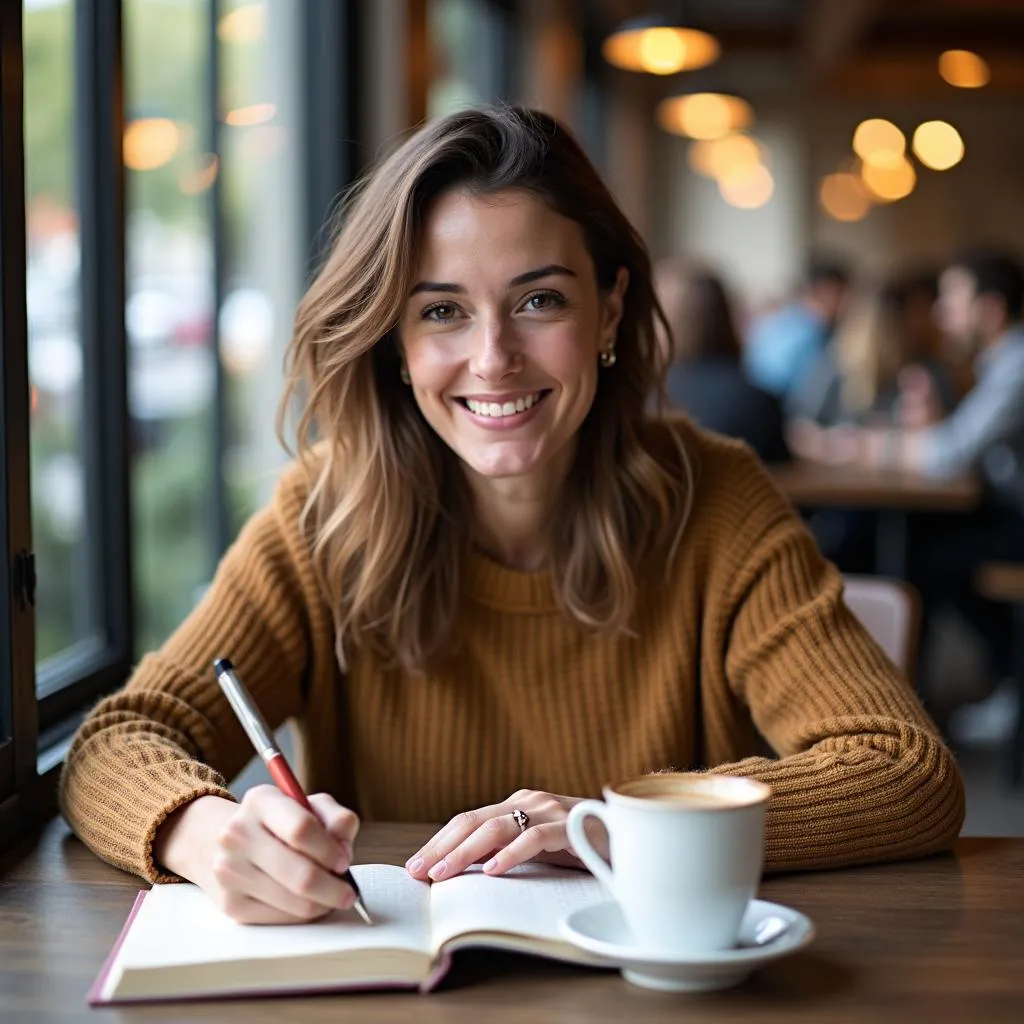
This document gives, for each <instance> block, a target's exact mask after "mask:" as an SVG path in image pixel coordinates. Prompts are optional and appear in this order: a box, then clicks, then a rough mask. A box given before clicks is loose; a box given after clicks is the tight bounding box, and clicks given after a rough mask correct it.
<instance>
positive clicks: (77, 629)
mask: <svg viewBox="0 0 1024 1024" xmlns="http://www.w3.org/2000/svg"><path fill="white" fill-rule="evenodd" d="M74 20H75V19H74V7H73V4H72V3H71V2H70V0H46V2H44V0H27V2H26V3H25V5H24V52H25V193H26V194H25V206H26V250H27V251H26V261H27V262H26V278H27V291H28V294H27V308H28V346H29V353H28V354H29V381H30V387H31V431H32V434H31V474H32V532H33V538H34V545H35V551H36V565H37V572H38V580H39V582H38V590H37V599H36V630H37V637H36V654H37V659H38V660H39V661H40V662H45V661H47V660H49V659H51V658H53V657H54V656H55V655H58V654H60V653H61V652H64V651H66V650H68V649H69V648H71V647H72V646H73V645H75V644H76V643H78V642H81V641H85V640H88V639H89V638H90V637H91V636H93V635H94V634H95V631H96V628H97V621H96V609H97V607H98V602H96V601H95V600H92V599H91V598H92V596H93V592H94V591H93V584H94V583H95V582H96V581H94V580H91V579H89V578H88V577H89V560H88V558H87V547H86V545H87V544H88V537H87V529H86V526H87V518H86V500H85V499H86V491H85V479H84V469H83V467H84V461H83V451H82V448H81V439H82V436H83V430H82V429H81V427H82V395H83V387H82V377H83V372H85V368H84V367H83V365H82V344H81V336H80V330H79V311H80V297H79V257H80V246H79V230H78V213H77V207H76V199H75V144H74V125H73V120H72V113H73V109H74V74H75V61H74Z"/></svg>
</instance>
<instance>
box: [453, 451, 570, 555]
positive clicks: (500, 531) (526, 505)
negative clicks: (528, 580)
mask: <svg viewBox="0 0 1024 1024" xmlns="http://www.w3.org/2000/svg"><path fill="white" fill-rule="evenodd" d="M567 448H569V449H571V448H572V446H571V445H569V446H567ZM571 459H572V451H571V450H569V451H566V452H565V453H559V454H558V455H557V456H555V458H554V459H553V460H552V462H551V463H550V464H549V465H547V466H545V467H544V471H543V472H538V473H533V474H530V475H528V476H516V477H502V478H497V479H495V478H491V477H484V476H480V475H479V474H477V473H474V472H472V471H470V472H469V473H467V477H468V480H469V487H470V491H471V493H472V496H473V512H474V530H473V539H474V541H475V543H476V545H477V547H478V548H480V550H481V551H483V552H484V554H486V555H487V556H488V557H490V558H492V559H494V561H496V562H498V563H499V564H500V565H503V566H505V567H506V568H509V569H516V570H518V571H519V572H536V571H537V570H539V569H543V568H544V567H545V566H546V565H547V563H548V556H549V545H550V541H551V522H552V519H553V518H554V514H555V509H556V506H557V504H558V495H559V492H560V490H561V487H562V484H563V482H564V481H565V478H566V476H567V475H568V471H569V466H570V464H571Z"/></svg>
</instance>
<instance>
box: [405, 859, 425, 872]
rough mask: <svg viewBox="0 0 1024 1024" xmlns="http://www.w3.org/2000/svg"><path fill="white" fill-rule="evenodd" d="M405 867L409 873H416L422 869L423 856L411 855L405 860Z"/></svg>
mask: <svg viewBox="0 0 1024 1024" xmlns="http://www.w3.org/2000/svg"><path fill="white" fill-rule="evenodd" d="M405 869H406V871H408V872H409V874H411V875H418V874H419V873H420V872H421V871H422V870H423V858H422V857H413V858H412V859H411V860H409V861H407V862H406V865H405Z"/></svg>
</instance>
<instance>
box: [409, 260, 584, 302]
mask: <svg viewBox="0 0 1024 1024" xmlns="http://www.w3.org/2000/svg"><path fill="white" fill-rule="evenodd" d="M558 275H561V276H564V277H576V272H575V271H574V270H570V269H569V268H568V267H563V266H562V265H561V264H560V263H549V264H548V265H547V266H546V267H538V268H537V269H536V270H527V271H526V273H525V274H519V275H518V276H516V277H513V278H512V280H511V281H509V283H508V287H509V288H518V287H519V286H520V285H524V284H530V283H531V282H532V281H539V280H540V279H541V278H542V277H555V276H558ZM465 291H466V289H465V288H463V287H462V285H461V284H452V283H450V282H447V281H418V282H417V283H416V284H414V285H413V287H412V290H411V291H410V292H409V297H410V298H411V297H412V296H413V295H418V294H419V293H420V292H455V293H462V294H464V293H465Z"/></svg>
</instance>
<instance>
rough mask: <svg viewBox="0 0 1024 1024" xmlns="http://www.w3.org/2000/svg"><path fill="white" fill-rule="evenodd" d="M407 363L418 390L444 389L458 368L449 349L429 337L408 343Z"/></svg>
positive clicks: (406, 350) (406, 349) (406, 348)
mask: <svg viewBox="0 0 1024 1024" xmlns="http://www.w3.org/2000/svg"><path fill="white" fill-rule="evenodd" d="M405 365H406V366H407V367H408V369H409V376H410V377H411V378H412V382H413V386H414V387H415V388H416V389H417V391H421V390H422V391H438V390H441V389H443V388H444V387H445V386H446V385H447V384H448V383H449V381H450V380H451V377H452V375H453V374H454V373H455V372H456V369H457V365H456V361H455V360H454V359H453V358H452V355H451V353H450V352H449V351H448V349H446V348H445V346H443V345H438V344H437V343H436V342H434V341H432V340H431V339H429V338H419V339H415V340H413V341H412V342H410V343H409V344H407V345H406V347H405Z"/></svg>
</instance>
